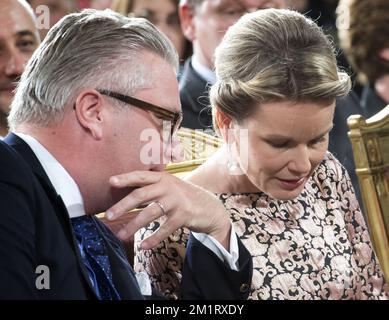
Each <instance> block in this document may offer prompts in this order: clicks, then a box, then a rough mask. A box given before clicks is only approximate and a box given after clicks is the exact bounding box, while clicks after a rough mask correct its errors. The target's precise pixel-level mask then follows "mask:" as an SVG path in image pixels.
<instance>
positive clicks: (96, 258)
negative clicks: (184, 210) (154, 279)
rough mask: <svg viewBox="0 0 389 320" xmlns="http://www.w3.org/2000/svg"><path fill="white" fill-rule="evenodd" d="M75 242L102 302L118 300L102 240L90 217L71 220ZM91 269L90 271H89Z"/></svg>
mask: <svg viewBox="0 0 389 320" xmlns="http://www.w3.org/2000/svg"><path fill="white" fill-rule="evenodd" d="M71 221H72V224H73V229H74V234H75V235H76V238H77V241H78V242H79V243H80V244H81V247H82V248H83V250H84V253H85V255H84V256H83V258H84V259H86V260H87V261H84V263H85V265H86V267H87V269H88V270H89V271H91V272H92V273H93V275H92V279H95V281H96V283H95V285H96V284H97V287H98V290H97V291H98V292H97V293H98V295H99V296H100V298H101V299H102V300H119V299H120V296H119V294H118V292H117V290H116V289H115V286H114V284H113V280H112V273H111V266H110V263H109V259H108V254H107V248H106V247H105V243H104V239H103V238H102V236H101V234H100V232H99V231H98V229H97V227H96V224H95V223H96V222H95V221H94V219H93V217H92V216H81V217H77V218H72V219H71ZM90 269H91V270H90Z"/></svg>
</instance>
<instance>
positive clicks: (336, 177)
mask: <svg viewBox="0 0 389 320" xmlns="http://www.w3.org/2000/svg"><path fill="white" fill-rule="evenodd" d="M313 178H314V179H315V178H318V179H319V180H323V179H330V180H331V181H333V182H337V181H342V180H344V179H349V177H348V173H347V170H346V168H345V167H344V166H343V165H342V164H341V163H340V162H339V160H338V159H336V157H335V156H334V155H333V154H332V153H331V152H329V151H327V152H326V154H325V156H324V158H323V160H322V162H321V163H320V165H319V166H318V167H317V168H316V170H315V172H314V173H313Z"/></svg>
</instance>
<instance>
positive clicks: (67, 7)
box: [29, 0, 76, 40]
mask: <svg viewBox="0 0 389 320" xmlns="http://www.w3.org/2000/svg"><path fill="white" fill-rule="evenodd" d="M29 2H30V4H31V7H32V8H33V9H34V11H35V13H40V12H42V11H36V8H37V7H38V6H42V5H43V6H47V8H48V9H49V13H50V21H49V26H50V28H51V27H52V26H53V25H55V24H56V23H57V22H58V21H59V20H61V18H62V17H64V16H66V15H67V14H69V13H72V12H74V11H75V10H76V7H75V3H74V0H30V1H29ZM49 30H50V29H46V28H40V30H39V34H40V36H41V39H42V40H43V39H44V37H45V36H46V34H47V32H49Z"/></svg>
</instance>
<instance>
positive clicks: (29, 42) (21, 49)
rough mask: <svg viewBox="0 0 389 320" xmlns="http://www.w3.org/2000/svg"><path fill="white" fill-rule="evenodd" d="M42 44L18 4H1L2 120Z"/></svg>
mask: <svg viewBox="0 0 389 320" xmlns="http://www.w3.org/2000/svg"><path fill="white" fill-rule="evenodd" d="M38 44H39V35H38V30H37V28H36V25H35V21H34V18H33V16H32V14H31V13H30V12H28V10H27V9H26V8H25V7H24V6H23V5H21V4H20V3H19V2H18V1H16V0H1V1H0V117H1V118H2V119H1V120H3V119H5V117H6V115H7V114H8V111H9V107H10V105H11V101H12V98H13V96H14V93H13V91H14V90H15V88H16V83H17V81H18V79H19V77H20V76H21V74H22V72H23V71H24V68H25V66H26V64H27V61H28V59H30V57H31V55H32V54H33V52H34V50H35V49H36V48H37V46H38Z"/></svg>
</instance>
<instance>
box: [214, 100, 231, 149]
mask: <svg viewBox="0 0 389 320" xmlns="http://www.w3.org/2000/svg"><path fill="white" fill-rule="evenodd" d="M215 120H216V125H217V127H218V128H219V131H220V134H221V136H222V137H223V140H224V141H226V142H232V140H233V139H234V137H233V134H232V133H233V130H231V129H232V126H233V121H232V119H231V117H230V116H228V115H226V114H225V113H224V112H223V111H221V110H220V109H219V108H218V107H216V109H215Z"/></svg>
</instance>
